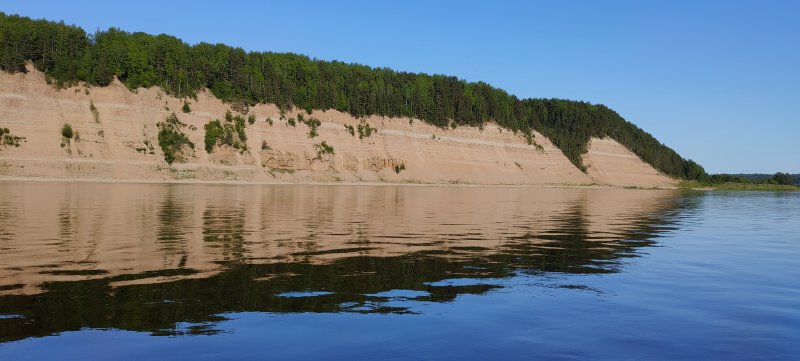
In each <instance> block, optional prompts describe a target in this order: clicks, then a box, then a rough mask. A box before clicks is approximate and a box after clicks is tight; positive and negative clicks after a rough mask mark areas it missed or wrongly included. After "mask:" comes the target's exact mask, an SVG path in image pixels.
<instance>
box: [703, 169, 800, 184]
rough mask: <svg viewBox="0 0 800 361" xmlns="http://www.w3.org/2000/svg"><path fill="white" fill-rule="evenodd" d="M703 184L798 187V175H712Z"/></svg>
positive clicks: (799, 177) (799, 181) (780, 173)
mask: <svg viewBox="0 0 800 361" xmlns="http://www.w3.org/2000/svg"><path fill="white" fill-rule="evenodd" d="M703 181H704V182H705V183H709V184H720V183H749V184H777V185H796V186H800V174H789V173H782V172H778V173H775V174H761V173H757V174H712V175H710V176H708V177H706V178H704V179H703Z"/></svg>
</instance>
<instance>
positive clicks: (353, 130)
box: [344, 124, 356, 137]
mask: <svg viewBox="0 0 800 361" xmlns="http://www.w3.org/2000/svg"><path fill="white" fill-rule="evenodd" d="M344 129H346V130H347V132H348V133H350V135H352V136H354V137H355V136H356V128H354V127H353V126H352V125H350V124H345V125H344Z"/></svg>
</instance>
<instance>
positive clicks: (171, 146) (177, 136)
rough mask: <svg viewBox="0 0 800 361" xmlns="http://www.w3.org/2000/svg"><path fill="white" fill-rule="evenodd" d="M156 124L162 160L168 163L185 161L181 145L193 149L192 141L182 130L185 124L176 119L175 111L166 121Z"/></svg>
mask: <svg viewBox="0 0 800 361" xmlns="http://www.w3.org/2000/svg"><path fill="white" fill-rule="evenodd" d="M157 126H158V145H159V146H161V151H162V152H163V153H164V160H165V161H167V163H168V164H172V163H173V162H176V161H177V162H184V161H186V157H185V155H184V154H183V147H184V146H188V147H189V148H190V149H194V143H192V141H190V140H189V137H187V136H186V134H184V133H183V131H182V129H183V128H185V127H187V125H186V124H184V123H182V122H181V121H180V120H178V116H176V115H175V113H172V115H170V116H169V117H167V120H166V121H164V122H160V123H158V124H157Z"/></svg>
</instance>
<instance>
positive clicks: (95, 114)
mask: <svg viewBox="0 0 800 361" xmlns="http://www.w3.org/2000/svg"><path fill="white" fill-rule="evenodd" d="M89 110H91V111H92V116H93V117H94V121H95V122H97V123H100V112H99V111H97V107H96V106H94V101H93V100H89Z"/></svg>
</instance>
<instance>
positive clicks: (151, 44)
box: [0, 13, 706, 179]
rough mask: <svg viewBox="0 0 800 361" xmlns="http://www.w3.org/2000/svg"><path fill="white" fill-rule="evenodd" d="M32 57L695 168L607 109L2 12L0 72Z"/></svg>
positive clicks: (89, 78)
mask: <svg viewBox="0 0 800 361" xmlns="http://www.w3.org/2000/svg"><path fill="white" fill-rule="evenodd" d="M26 61H32V62H33V64H34V65H35V66H36V68H37V69H39V70H41V71H43V72H44V73H45V74H46V75H47V77H48V79H49V81H51V82H54V83H55V84H56V85H57V86H64V85H70V84H74V83H76V82H78V81H83V82H87V83H89V84H94V85H100V86H103V85H108V84H109V83H111V81H112V80H113V77H114V76H116V77H117V78H119V80H120V81H122V82H123V83H124V84H126V85H127V86H128V87H129V88H130V89H135V88H137V87H151V86H159V87H161V88H162V89H164V91H166V92H168V93H170V94H172V95H175V96H178V97H194V96H195V95H196V92H197V91H199V90H201V89H204V88H208V89H210V90H211V91H212V92H213V93H214V95H215V96H217V97H218V98H220V99H222V100H223V101H226V102H230V103H241V104H256V103H274V104H277V105H278V106H280V107H281V108H283V109H288V108H291V107H297V108H302V109H305V110H307V111H309V112H310V111H311V110H312V109H323V110H327V109H336V110H339V111H342V112H348V113H350V114H352V115H353V116H355V117H362V116H366V115H373V114H374V115H383V116H392V117H411V118H419V119H422V120H424V121H426V122H428V123H430V124H434V125H436V126H439V127H446V126H448V125H450V126H456V125H471V126H477V127H481V128H482V127H483V126H485V124H486V123H487V122H489V121H494V122H496V123H497V124H499V125H500V126H502V127H505V128H508V129H510V130H512V131H514V132H523V134H530V131H531V129H533V130H536V131H539V132H540V133H542V134H544V135H545V136H546V137H548V138H550V139H551V140H552V141H553V143H554V144H555V145H556V146H557V147H558V148H560V149H561V150H562V151H563V152H564V154H565V155H566V156H567V157H568V158H569V159H570V161H571V162H572V163H573V164H575V165H576V166H577V167H579V168H580V169H582V170H585V167H584V165H583V164H582V162H581V155H582V154H584V153H586V151H587V145H588V142H589V139H590V138H591V137H604V136H611V137H613V138H614V139H615V140H617V141H618V142H620V143H622V144H623V145H625V146H626V147H627V148H628V149H630V150H631V151H632V152H634V153H635V154H637V155H638V156H639V157H641V158H642V159H643V160H644V161H645V162H647V163H649V164H651V165H653V166H654V167H655V168H656V169H658V170H660V171H662V172H664V173H666V174H669V175H671V176H675V177H680V178H685V179H700V178H703V177H706V173H705V171H704V170H703V168H702V167H701V166H700V165H698V164H697V163H695V162H693V161H691V160H686V159H684V158H682V157H681V156H680V155H678V154H677V153H676V152H675V151H674V150H672V149H670V148H669V147H667V146H665V145H663V144H661V143H660V142H659V141H658V140H656V139H655V138H654V137H653V136H652V135H650V134H648V133H647V132H645V131H643V130H642V129H640V128H638V127H637V126H635V125H634V124H632V123H630V122H627V121H626V120H625V119H623V118H622V117H621V116H620V115H619V114H617V113H616V112H614V111H613V110H611V109H609V108H607V107H605V106H603V105H596V104H590V103H587V102H580V101H572V100H561V99H518V98H517V97H516V96H514V95H510V94H508V93H507V92H505V91H503V90H502V89H498V88H495V87H492V86H490V85H489V84H486V83H484V82H475V83H470V82H466V81H464V80H461V79H458V78H456V77H452V76H444V75H428V74H415V73H408V72H398V71H394V70H391V69H388V68H371V67H367V66H363V65H357V64H346V63H343V62H339V61H321V60H315V59H310V58H308V57H306V56H302V55H297V54H291V53H283V54H278V53H271V52H245V51H244V50H242V49H241V48H233V47H230V46H227V45H222V44H208V43H200V44H197V45H188V44H186V43H184V42H183V41H181V40H180V39H177V38H175V37H172V36H168V35H163V34H162V35H156V36H154V35H149V34H145V33H128V32H125V31H122V30H119V29H116V28H111V29H108V30H106V31H97V32H95V33H93V34H88V35H87V34H86V32H85V31H84V30H83V29H81V28H79V27H76V26H70V25H65V24H64V23H63V22H59V23H56V22H51V21H46V20H31V19H29V18H26V17H20V16H15V15H6V14H4V13H0V68H1V69H2V70H5V71H7V72H20V71H25V62H26Z"/></svg>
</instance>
